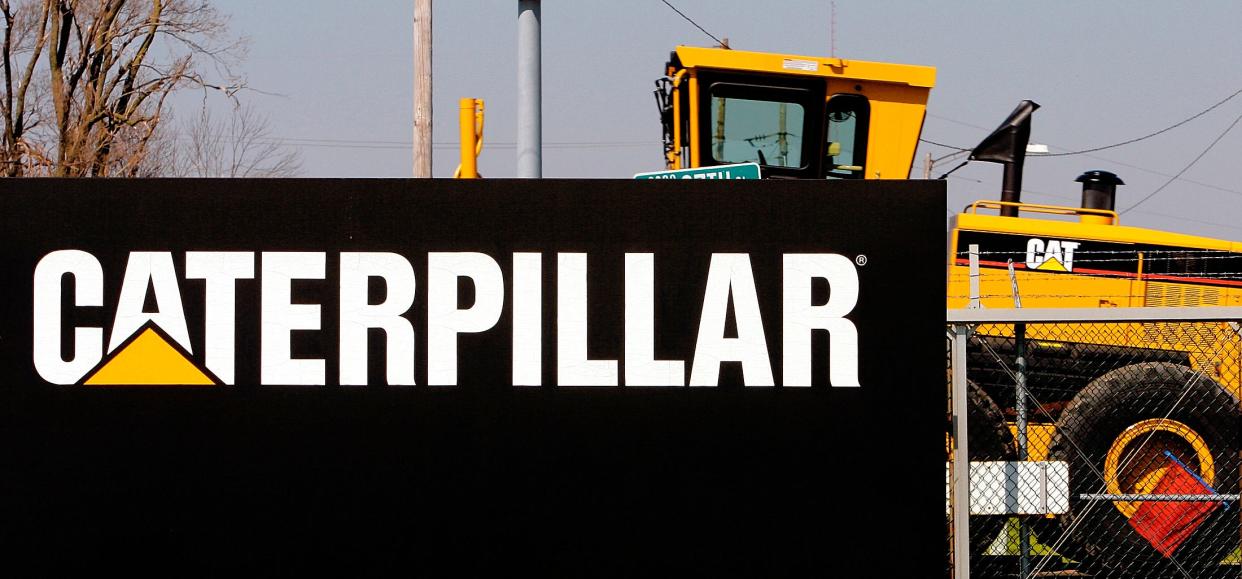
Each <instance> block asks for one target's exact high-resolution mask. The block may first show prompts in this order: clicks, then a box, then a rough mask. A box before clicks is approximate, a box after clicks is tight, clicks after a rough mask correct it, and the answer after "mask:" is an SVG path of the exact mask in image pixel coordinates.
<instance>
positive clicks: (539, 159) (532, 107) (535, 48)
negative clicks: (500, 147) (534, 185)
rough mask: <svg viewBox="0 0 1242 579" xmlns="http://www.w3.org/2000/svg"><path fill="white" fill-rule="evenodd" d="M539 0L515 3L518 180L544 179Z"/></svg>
mask: <svg viewBox="0 0 1242 579" xmlns="http://www.w3.org/2000/svg"><path fill="white" fill-rule="evenodd" d="M539 4H540V2H539V0H518V54H517V61H518V62H517V66H518V106H517V176H518V177H521V178H526V179H538V178H540V177H543V121H542V116H543V114H542V106H543V105H542V103H543V95H542V92H541V85H542V78H541V77H542V71H541V58H542V57H541V55H540V50H541V48H540V42H541V41H540V31H539V21H540V18H541V16H540V9H539Z"/></svg>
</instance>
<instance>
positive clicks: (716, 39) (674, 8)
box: [660, 0, 725, 46]
mask: <svg viewBox="0 0 1242 579" xmlns="http://www.w3.org/2000/svg"><path fill="white" fill-rule="evenodd" d="M660 1H661V2H663V3H664V5H665V6H668V7H669V8H672V9H673V12H676V13H677V14H680V15H681V17H682V18H685V19H686V22H689V23H691V24H693V25H694V27H695V28H698V29H699V30H702V31H703V34H706V35H708V36H710V37H711V39H712V40H715V41H716V44H719V45H720V46H724V45H725V43H723V42H721V41H720V39H719V38H716V35H715V34H712V33H710V32H708V31H707V29H706V28H703V27H702V26H699V23H698V22H695V21H694V20H691V19H690V17H689V16H686V13H685V12H682V11H681V10H678V9H677V7H676V6H673V5H672V4H669V2H668V0H660Z"/></svg>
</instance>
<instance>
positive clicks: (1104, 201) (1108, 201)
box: [1074, 170, 1125, 224]
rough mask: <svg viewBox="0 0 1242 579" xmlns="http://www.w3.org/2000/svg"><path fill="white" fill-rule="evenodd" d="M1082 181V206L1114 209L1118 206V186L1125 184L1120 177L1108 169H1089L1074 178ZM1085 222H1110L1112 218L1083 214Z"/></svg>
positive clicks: (1084, 207)
mask: <svg viewBox="0 0 1242 579" xmlns="http://www.w3.org/2000/svg"><path fill="white" fill-rule="evenodd" d="M1074 181H1077V182H1079V183H1082V208H1083V209H1104V210H1108V211H1113V210H1114V209H1115V208H1116V207H1117V186H1118V185H1125V182H1124V181H1122V180H1121V178H1120V177H1118V176H1116V175H1114V174H1112V173H1109V172H1108V171H1098V170H1097V171H1087V172H1086V173H1083V174H1082V175H1079V176H1078V178H1077V179H1074ZM1080 221H1082V222H1083V223H1108V224H1112V218H1109V217H1104V216H1101V215H1087V214H1085V213H1084V214H1083V215H1082V218H1081V219H1080Z"/></svg>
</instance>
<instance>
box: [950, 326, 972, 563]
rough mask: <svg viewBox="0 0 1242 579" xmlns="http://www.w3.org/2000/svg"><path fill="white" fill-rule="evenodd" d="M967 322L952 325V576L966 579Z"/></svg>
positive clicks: (968, 465)
mask: <svg viewBox="0 0 1242 579" xmlns="http://www.w3.org/2000/svg"><path fill="white" fill-rule="evenodd" d="M969 332H970V326H968V325H967V324H954V325H953V489H952V504H953V577H954V579H969V578H970V451H969V444H970V440H969V439H968V437H967V434H966V413H967V408H968V407H969V405H970V401H969V400H968V397H969V394H968V391H969V387H968V386H967V381H966V380H967V378H966V340H967V338H968V334H969Z"/></svg>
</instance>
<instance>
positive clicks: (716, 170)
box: [634, 163, 759, 179]
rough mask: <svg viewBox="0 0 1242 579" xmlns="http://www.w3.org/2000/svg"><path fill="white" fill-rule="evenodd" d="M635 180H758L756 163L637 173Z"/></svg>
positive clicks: (757, 165)
mask: <svg viewBox="0 0 1242 579" xmlns="http://www.w3.org/2000/svg"><path fill="white" fill-rule="evenodd" d="M634 178H635V179H758V178H759V164H758V163H739V164H737V165H716V166H713V167H703V168H700V169H678V170H676V171H654V172H651V173H639V174H637V175H634Z"/></svg>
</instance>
